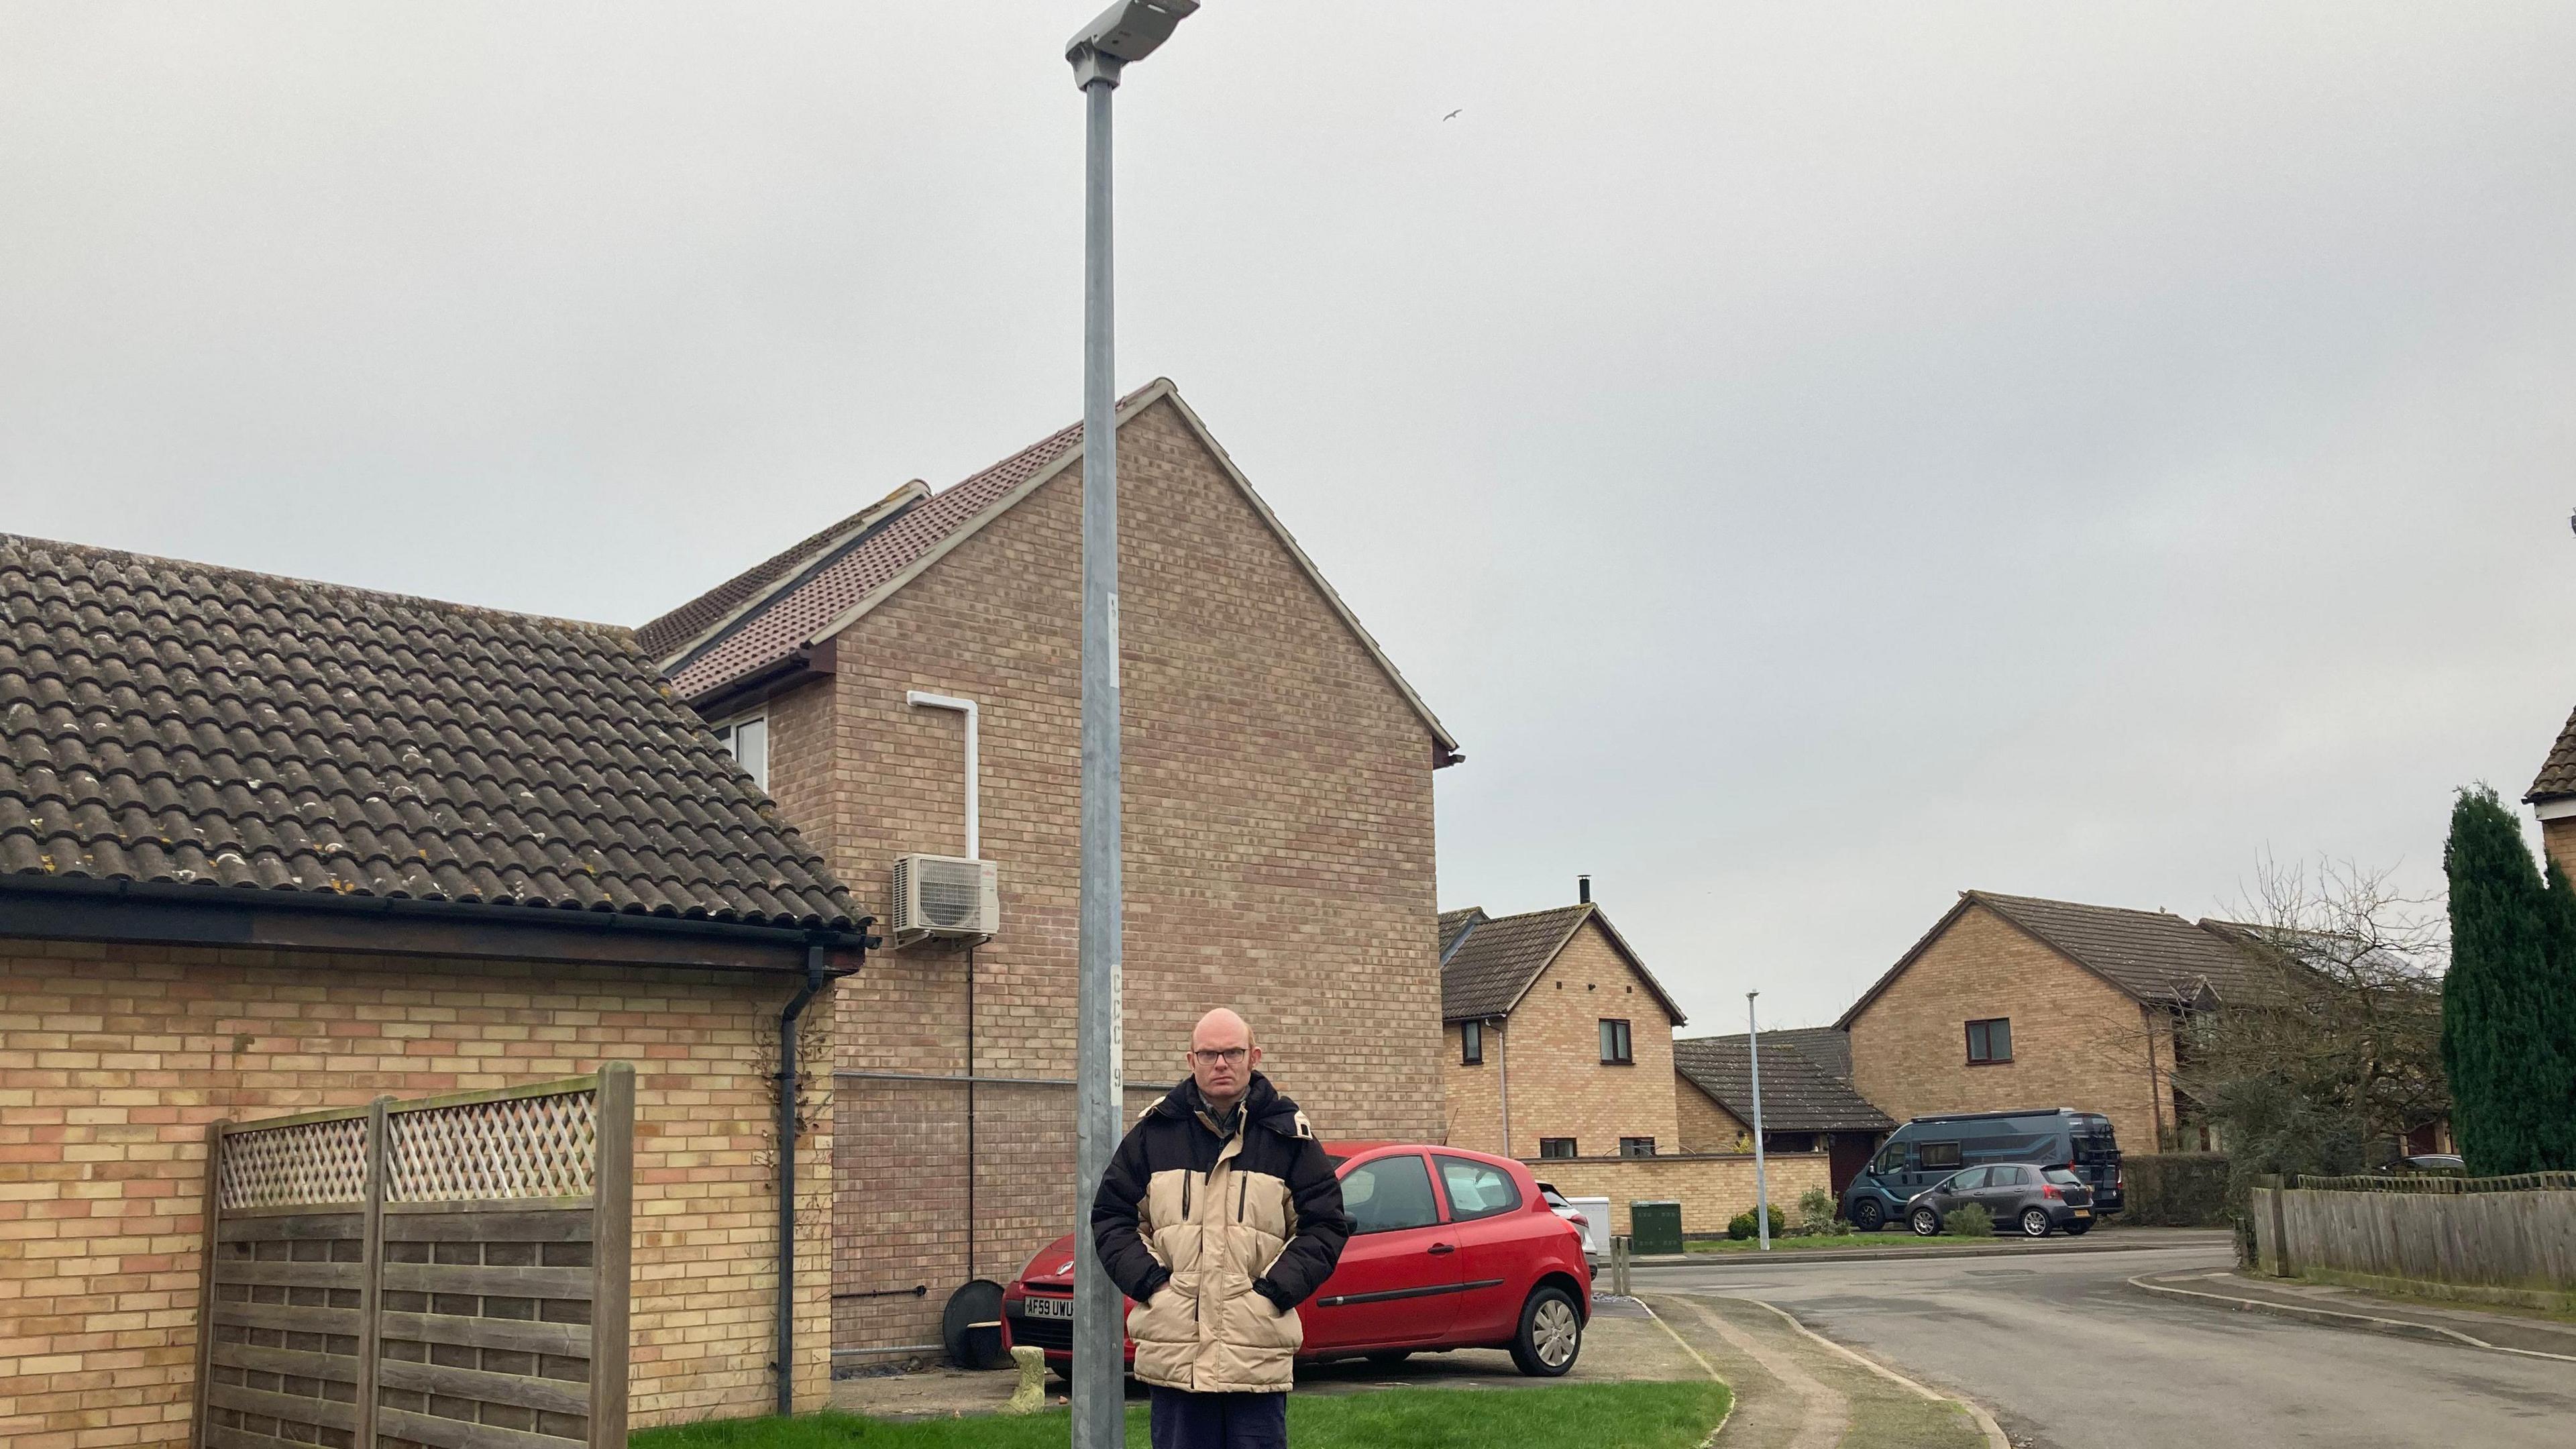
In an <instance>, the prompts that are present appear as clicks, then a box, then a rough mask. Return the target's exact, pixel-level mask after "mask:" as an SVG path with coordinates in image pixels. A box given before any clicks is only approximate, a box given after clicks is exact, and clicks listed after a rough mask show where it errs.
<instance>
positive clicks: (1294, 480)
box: [0, 0, 2576, 1031]
mask: <svg viewBox="0 0 2576 1449" xmlns="http://www.w3.org/2000/svg"><path fill="white" fill-rule="evenodd" d="M1095 8H1096V4H1095V0H1046V3H1024V0H1007V3H1006V0H984V3H977V4H972V5H966V4H905V5H849V4H831V5H812V4H793V3H766V4H761V5H757V6H752V5H716V4H704V3H701V4H688V5H682V4H654V3H633V0H628V3H620V4H616V5H576V4H546V5H528V4H524V3H511V4H469V3H462V0H442V3H440V4H437V5H429V6H423V5H402V6H395V5H386V4H348V3H330V4H319V3H316V4H301V5H261V4H251V3H228V4H222V5H177V4H172V5H149V6H145V5H121V4H104V3H71V0H62V3H45V4H35V3H24V0H0V528H6V529H9V530H13V531H20V532H28V533H34V534H40V535H48V536H54V537H63V538H72V539H79V540H83V541H88V542H94V543H100V544H108V545H115V546H120V547H126V548H133V549H139V550H146V551H151V552H156V553H165V554H173V555H177V556H180V557H185V558H193V559H202V560H208V561H213V562H220V563H226V564H233V565H239V566H244V567H251V568H259V569H269V570H276V571H280V572H284V573H290V574H298V575H306V576H313V577H320V578H326V579H332V580H337V581H343V582H347V583H353V584H362V585H367V586H372V587H378V588H386V589H397V590H405V591H410V592H416V593H423V594H430V595H436V596H439V597H444V598H451V599H461V600H468V601H472V602H476V603H481V604H488V605H493V606H499V607H507V608H514V609H527V610H536V611H542V612H546V613H552V614H562V615H572V616H577V617H581V618H590V619H606V620H615V621H620V622H627V623H634V622H640V621H642V620H643V619H645V618H648V617H650V616H651V615H653V614H655V613H657V612H659V611H661V610H662V609H664V608H667V607H669V606H670V605H671V604H673V603H675V602H677V601H678V600H680V599H682V598H684V597H686V596H688V595H689V594H691V593H692V592H694V591H696V590H698V589H700V588H702V587H704V586H706V585H708V584H710V583H712V582H714V581H716V580H717V579H719V578H721V577H723V576H725V575H727V574H729V573H731V572H733V571H734V570H736V569H738V568H739V567H741V566H742V565H744V564H746V563H748V562H750V561H752V560H754V559H756V558H759V557H761V556H764V555H766V554H767V553H769V552H771V551H773V550H775V549H776V548H778V547H780V546H782V545H783V544H785V543H786V542H788V541H791V540H793V539H794V538H797V537H799V536H802V535H803V534H804V533H806V532H808V531H809V530H811V529H812V528H814V527H816V526H819V525H820V524H821V523H823V522H825V521H828V520H830V519H832V518H834V517H837V516H839V515H841V514H843V513H845V512H847V511H849V510H850V509H852V508H853V507H855V506H856V505H857V503H858V502H859V501H861V500H865V499H870V498H874V497H876V496H877V495H879V494H881V493H883V492H884V491H886V490H887V489H888V488H890V487H892V486H893V485H895V484H897V483H900V482H901V481H903V480H904V479H906V478H911V477H916V476H918V477H921V478H925V479H928V480H930V481H931V482H932V483H933V484H934V485H943V484H945V483H947V482H950V481H952V480H954V479H956V478H958V477H960V476H962V475H963V474H965V473H966V472H968V471H970V470H972V469H973V468H975V467H977V466H979V465H981V464H983V463H985V462H988V461H990V460H992V459H993V458H995V457H998V456H1000V455H1001V454H1003V453H1006V452H1008V451H1010V450H1012V449H1014V448H1016V447H1018V446H1020V445H1021V444H1022V443H1025V442H1027V441H1030V440H1032V439H1034V438H1035V437H1037V436H1039V435H1041V434H1043V433H1044V432H1046V431H1048V430H1050V429H1053V428H1055V427H1057V426H1059V425H1061V424H1063V423H1065V422H1067V421H1069V420H1071V419H1072V418H1073V417H1074V416H1076V415H1077V413H1078V412H1079V397H1080V391H1079V381H1080V353H1079V336H1078V333H1079V327H1080V297H1079V291H1078V287H1079V268H1080V240H1081V229H1080V228H1081V214H1080V191H1079V186H1080V168H1081V155H1082V152H1081V129H1080V126H1081V111H1080V98H1079V96H1078V94H1077V93H1076V92H1075V91H1074V89H1073V86H1072V81H1071V78H1070V73H1069V71H1068V70H1067V69H1066V67H1065V64H1064V62H1063V60H1062V59H1061V45H1062V42H1063V39H1064V37H1065V36H1066V35H1068V34H1070V33H1071V32H1072V30H1073V29H1074V27H1075V26H1077V25H1078V24H1080V23H1081V22H1082V21H1084V20H1086V19H1087V18H1089V15H1090V13H1091V11H1092V10H1093V9H1095ZM2571 76H2576V6H2570V5H2567V4H2564V3H2548V4H2530V5H2513V4H2484V3H2480V4H2464V5H2444V6H2438V7H2436V6H2424V5H2397V4H2352V3H2345V0H2338V3H2332V4H2316V5H2294V4H2267V5H2261V6H2248V5H2242V4H2209V5H2192V4H2182V3H2174V0H2156V3H2151V4H2132V5H2121V4H2109V3H2089V4H2084V5H2048V4H2038V3H2030V4H2019V5H1964V4H1944V5H1918V4H1902V5H1897V4H1890V5H1835V6H1796V7H1790V6H1751V5H1741V4H1711V3H1706V0H1692V3H1675V4H1645V3H1638V4H1623V5H1582V6H1573V7H1569V6H1566V5H1562V4H1557V5H1544V6H1543V5H1539V4H1535V3H1492V0H1480V3H1464V0H1460V3H1433V0H1421V3H1404V0H1375V3H1365V4H1363V3H1325V0H1296V3H1289V0H1208V4H1207V7H1206V9H1205V10H1203V11H1202V12H1201V13H1200V14H1199V16H1198V17H1197V18H1195V19H1193V20H1191V21H1189V22H1188V23H1187V24H1186V25H1185V26H1184V27H1183V28H1182V30H1181V33H1180V35H1179V36H1178V37H1177V38H1176V40H1175V41H1174V42H1173V44H1172V45H1171V46H1170V47H1169V48H1168V49H1167V50H1165V51H1164V52H1163V53H1162V54H1160V55H1158V56H1156V57H1155V58H1154V59H1153V60H1151V61H1150V62H1148V63H1147V64H1145V65H1143V66H1141V67H1139V68H1137V69H1136V70H1135V71H1134V72H1132V73H1131V76H1130V82H1129V84H1128V85H1127V86H1126V87H1125V88H1124V89H1122V90H1121V91H1120V92H1119V102H1118V104H1119V125H1120V136H1119V141H1120V164H1121V170H1120V176H1119V197H1120V207H1121V212H1120V218H1119V223H1120V247H1121V253H1120V255H1121V268H1120V286H1121V289H1122V290H1121V296H1120V301H1121V307H1122V311H1121V318H1120V324H1121V345H1120V362H1121V381H1122V383H1124V384H1125V385H1130V386H1132V385H1134V384H1136V383H1138V382H1141V381H1143V380H1145V379H1147V378H1150V377H1153V376H1156V375H1158V374H1160V375H1168V376H1171V377H1172V378H1174V379H1176V380H1177V381H1178V382H1179V383H1180V385H1181V387H1182V389H1183V391H1184V392H1185V393H1186V394H1187V395H1188V397H1189V398H1190V399H1191V400H1192V402H1193V403H1194V404H1195V405H1196V406H1197V407H1198V408H1199V410H1200V412H1201V413H1202V414H1203V415H1204V416H1205V417H1206V418H1207V419H1208V421H1209V423H1210V425H1211V426H1212V427H1214V428H1215V429H1216V431H1217V433H1218V435H1219V436H1220V437H1222V438H1223V439H1224V440H1225V442H1226V444H1227V446H1228V448H1229V449H1230V450H1231V451H1232V453H1233V454H1234V456H1235V458H1236V459H1237V461H1238V462H1240V463H1241V464H1242V465H1243V466H1244V468H1245V469H1246V471H1247V472H1248V473H1249V474H1250V476H1251V478H1252V479H1253V481H1254V483H1255V485H1256V486H1257V487H1259V488H1260V489H1261V490H1262V492H1263V494H1264V495H1265V496H1266V497H1267V498H1268V499H1269V500H1270V501H1271V503H1272V504H1273V505H1274V506H1275V507H1276V508H1277V510H1278V512H1279V513H1280V515H1281V516H1282V517H1283V519H1284V520H1285V521H1286V522H1287V524H1288V526H1289V527H1290V528H1291V529H1292V530H1294V531H1295V532H1296V533H1297V535H1298V537H1299V538H1300V540H1301V541H1302V542H1304V543H1305V545H1306V546H1307V548H1308V549H1309V550H1310V551H1311V552H1312V553H1313V555H1314V556H1315V557H1316V559H1317V560H1318V561H1319V562H1320V563H1321V565H1322V566H1323V568H1324V570H1325V572H1326V573H1327V574H1328V575H1329V576H1330V577H1331V578H1332V579H1333V580H1334V582H1335V583H1336V584H1337V585H1338V586H1339V587H1340V589H1341V590H1342V592H1343V593H1344V594H1345V595H1346V596H1347V597H1348V598H1349V600H1350V601H1351V603H1352V604H1353V606H1354V607H1355V608H1356V609H1357V610H1358V612H1359V614H1360V616H1361V617H1362V618H1364V619H1365V620H1367V622H1368V624H1369V626H1370V628H1371V629H1372V630H1374V631H1375V632H1376V634H1377V635H1378V637H1379V638H1380V639H1381V640H1382V641H1384V643H1385V644H1386V646H1387V648H1388V649H1389V650H1390V652H1391V653H1392V654H1393V655H1394V657H1395V658H1396V660H1397V661H1398V662H1399V663H1400V664H1401V665H1402V667H1403V668H1404V669H1405V671H1406V672H1407V674H1408V675H1409V676H1410V677H1411V679H1412V680H1413V682H1414V683H1415V684H1416V685H1417V686H1418V687H1419V688H1420V689H1421V691H1422V693H1423V694H1424V695H1425V697H1426V698H1428V699H1429V700H1430V701H1431V703H1432V705H1433V707H1434V708H1435V709H1437V710H1438V711H1439V712H1440V713H1441V714H1442V715H1443V717H1444V718H1445V719H1446V721H1447V722H1448V723H1449V725H1450V726H1451V728H1452V729H1453V730H1454V731H1455V732H1456V733H1457V734H1458V736H1459V737H1460V739H1461V740H1462V741H1463V743H1464V745H1465V748H1466V751H1467V754H1468V762H1467V763H1466V764H1464V765H1463V766H1460V767H1458V768H1456V769H1454V770H1448V771H1444V772H1442V774H1441V776H1440V782H1439V806H1440V876H1441V900H1442V903H1443V904H1444V905H1465V904H1482V905H1484V906H1486V907H1487V908H1488V909H1490V910H1493V911H1495V912H1497V913H1500V912H1505V911H1513V910H1524V909H1531V908H1535V907H1540V906H1546V905H1551V904H1558V903H1562V902H1564V901H1567V900H1570V899H1571V898H1572V893H1573V876H1574V875H1575V873H1576V872H1577V871H1590V872H1592V873H1593V874H1594V876H1595V877H1596V879H1597V881H1598V883H1599V895H1600V899H1601V900H1602V901H1603V902H1604V903H1605V905H1606V906H1607V907H1608V908H1609V910H1610V912H1611V914H1612V916H1613V918H1614V919H1615V920H1616V921H1617V922H1618V924H1619V926H1620V928H1621V930H1622V931H1623V932H1625V933H1626V934H1627V935H1628V937H1629V938H1630V939H1631V940H1632V941H1633V942H1635V943H1636V944H1637V945H1638V947H1639V948H1640V949H1641V950H1642V951H1643V952H1644V953H1645V955H1646V957H1647V959H1648V961H1649V962H1650V964H1651V965H1652V966H1653V967H1654V969H1655V970H1656V971H1657V973H1658V974H1660V975H1661V976H1662V977H1663V978H1664V979H1665V980H1666V981H1667V982H1669V983H1671V984H1672V985H1673V987H1674V988H1675V990H1676V991H1677V992H1678V994H1679V996H1680V998H1681V1000H1682V1002H1683V1004H1684V1006H1685V1007H1686V1008H1687V1009H1688V1010H1689V1011H1691V1012H1692V1013H1693V1021H1692V1024H1691V1029H1692V1030H1694V1031H1698V1030H1724V1029H1729V1028H1732V1027H1734V1026H1735V1024H1737V1023H1740V1022H1741V1020H1742V1013H1743V1005H1744V1003H1743V999H1742V996H1741V993H1742V992H1743V991H1745V990H1748V989H1752V988H1754V987H1760V988H1762V989H1763V990H1764V992H1765V996H1764V1003H1765V1006H1766V1016H1767V1019H1769V1020H1770V1021H1773V1022H1775V1023H1777V1024H1782V1025H1788V1024H1796V1023H1802V1022H1819V1021H1826V1020H1830V1019H1831V1018H1832V1017H1833V1016H1834V1015H1836V1014H1837V1013H1838V1012H1839V1011H1840V1010H1841V1009H1842V1008H1843V1007H1844V1006H1846V1005H1847V1004H1848V1003H1849V1002H1850V1001H1851V999H1852V997H1853V996H1854V995H1855V994H1856V993H1857V992H1858V991H1859V990H1860V989H1861V988H1863V987H1864V986H1866V985H1867V983H1868V982H1869V981H1871V980H1872V979H1873V978H1874V977H1875V976H1876V975H1877V974H1878V973H1879V972H1880V971H1882V970H1883V969H1884V968H1885V967H1886V966H1887V965H1888V964H1889V963H1890V962H1892V961H1893V960H1894V959H1895V958H1896V957H1897V956H1898V955H1899V954H1900V953H1901V952H1903V950H1904V949H1905V948H1906V946H1907V945H1909V944H1910V943H1911V942H1912V941H1913V940H1914V938H1915V937H1916V936H1917V935H1918V934H1919V933H1920V932H1921V931H1923V930H1924V928H1925V927H1927V926H1928V925H1929V924H1930V923H1931V922H1932V921H1933V919H1934V918H1935V917H1937V916H1938V915H1939V914H1940V912H1941V911H1943V910H1944V909H1946V908H1947V906H1948V905H1949V904H1950V902H1951V901H1952V899H1953V898H1954V893H1955V892H1956V891H1958V890H1959V889H1961V888H1962V887H1969V886H1975V887H1982V888H1987V889H1994V890H2002V891H2012V892H2020V893H2027V894H2041V895H2055V896H2063V897H2068V898H2073V899H2078V900H2086V901H2096V902H2102V903H2106V904H2116V905H2127V906H2137V907H2149V908H2152V907H2158V906H2163V907H2169V908H2171V909H2173V910H2175V911H2178V912H2183V913H2186V914H2191V915H2200V914H2207V913H2210V912H2212V911H2214V910H2218V909H2220V908H2223V907H2224V906H2226V905H2228V904H2229V903H2230V902H2231V901H2233V900H2234V899H2236V898H2237V896H2238V893H2239V892H2240V890H2241V889H2242V887H2243V885H2244V883H2245V882H2246V881H2247V879H2248V878H2249V877H2250V875H2251V872H2252V870H2253V867H2254V863H2255V861H2256V859H2257V856H2258V854H2259V853H2260V852H2262V851H2265V850H2267V849H2268V850H2269V851H2271V852H2273V853H2275V854H2277V855H2280V856H2301V855H2309V854H2313V853H2316V852H2326V853H2329V854H2331V855H2334V856H2338V857H2349V858H2351V859H2353V860H2356V861H2359V862H2361V863H2363V864H2366V865H2387V866H2396V867H2399V868H2400V869H2401V871H2402V872H2403V878H2404V879H2405V880H2407V881H2409V882H2410V883H2412V884H2413V885H2415V886H2416V887H2418V888H2423V889H2430V888H2433V887H2435V886H2437V885H2438V882H2439V868H2440V843H2441V833H2442V829H2443V825H2444V820H2445V813H2446V811H2447V809H2448V804H2449V799H2450V793H2451V791H2452V790H2453V789H2454V788H2455V787H2457V786H2458V785H2460V784H2462V783H2463V782H2467V781H2471V780H2478V779H2486V780H2491V781H2493V782H2494V783H2495V784H2496V785H2497V786H2498V787H2499V788H2501V789H2502V790H2503V791H2504V792H2505V793H2506V795H2507V796H2508V797H2509V798H2510V797H2512V796H2515V795H2519V794H2520V792H2521V790H2522V789H2523V788H2524V786H2525V785H2526V784H2527V783H2528V781H2529V779H2530V776H2531V774H2532V772H2533V771H2534V769H2535V768H2536V767H2537V766H2538V764H2539V763H2540V760H2541V757H2542V755H2543V754H2544V753H2545V751H2546V749H2547V747H2548V745H2549V743H2550V740H2551V738H2552V737H2553V735H2554V733H2555V731H2556V730H2557V728H2558V726H2559V724H2560V722H2561V720H2562V719H2563V718H2564V717H2565V715H2566V713H2567V710H2568V707H2569V706H2570V704H2576V658H2571V656H2570V651H2569V650H2568V649H2567V647H2566V645H2565V640H2566V638H2567V632H2568V629H2569V625H2570V623H2571V621H2576V538H2571V537H2570V534H2569V528H2568V512H2569V507H2570V505H2571V504H2576V468H2572V467H2571V460H2576V409H2571V406H2570V400H2571V398H2576V85H2571V84H2570V77H2571ZM1453 110H1455V111H1460V112H1461V114H1460V115H1458V116H1457V117H1456V118H1455V119H1453V120H1443V119H1442V118H1443V117H1444V116H1445V115H1446V114H1447V113H1449V112H1451V111H1453Z"/></svg>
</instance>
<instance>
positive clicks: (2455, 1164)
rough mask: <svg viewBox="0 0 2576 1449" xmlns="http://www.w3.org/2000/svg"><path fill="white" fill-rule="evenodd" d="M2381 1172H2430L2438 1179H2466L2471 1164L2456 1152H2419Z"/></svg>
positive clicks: (2389, 1165) (2400, 1159) (2384, 1168)
mask: <svg viewBox="0 0 2576 1449" xmlns="http://www.w3.org/2000/svg"><path fill="white" fill-rule="evenodd" d="M2379 1170H2380V1171H2381V1172H2383V1173H2409V1172H2416V1173H2426V1172H2429V1173H2431V1174H2433V1175H2434V1176H2436V1177H2466V1176H2468V1175H2469V1164H2468V1162H2467V1160H2466V1159H2464V1158H2462V1157H2461V1156H2460V1155H2459V1154H2458V1153H2456V1152H2419V1153H2417V1154H2415V1155H2414V1156H2412V1157H2401V1158H2399V1159H2397V1160H2396V1161H2395V1162H2392V1163H2390V1164H2388V1165H2387V1166H2386V1167H2383V1168H2381V1169H2379Z"/></svg>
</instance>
